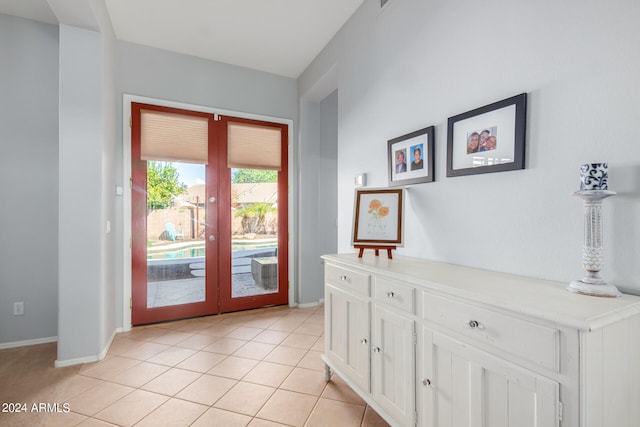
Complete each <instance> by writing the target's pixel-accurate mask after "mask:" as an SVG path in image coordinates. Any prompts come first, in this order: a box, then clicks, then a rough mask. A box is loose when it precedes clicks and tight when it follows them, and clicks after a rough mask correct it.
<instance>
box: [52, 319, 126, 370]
mask: <svg viewBox="0 0 640 427" xmlns="http://www.w3.org/2000/svg"><path fill="white" fill-rule="evenodd" d="M120 332H122V328H116V329H114V331H113V333H112V334H111V337H109V340H107V343H106V344H105V346H104V347H103V349H102V351H101V352H100V353H99V354H98V355H96V356H87V357H79V358H77V359H68V360H56V361H55V363H54V366H55V367H56V368H64V367H65V366H73V365H80V364H82V363H93V362H99V361H100V360H102V359H104V358H105V357H107V353H108V352H109V348H111V344H112V343H113V339H114V338H115V337H116V334H117V333H120Z"/></svg>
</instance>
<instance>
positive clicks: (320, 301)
mask: <svg viewBox="0 0 640 427" xmlns="http://www.w3.org/2000/svg"><path fill="white" fill-rule="evenodd" d="M322 304H324V298H321V299H320V300H318V301H316V302H307V303H304V304H297V307H299V308H309V307H317V306H319V305H322Z"/></svg>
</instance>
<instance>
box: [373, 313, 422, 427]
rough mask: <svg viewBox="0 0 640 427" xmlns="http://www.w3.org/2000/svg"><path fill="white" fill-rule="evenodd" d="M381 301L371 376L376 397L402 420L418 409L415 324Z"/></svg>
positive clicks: (410, 420) (375, 316) (410, 419)
mask: <svg viewBox="0 0 640 427" xmlns="http://www.w3.org/2000/svg"><path fill="white" fill-rule="evenodd" d="M414 323H415V322H414V321H413V320H412V319H409V318H408V317H406V316H404V315H402V314H398V313H395V312H393V311H391V310H389V309H387V308H384V307H382V306H380V305H375V306H374V309H373V325H372V340H371V343H372V354H371V377H372V390H371V391H372V393H371V394H372V396H373V398H374V399H375V401H376V402H377V403H378V404H379V405H380V406H382V407H383V408H384V409H385V410H386V411H387V412H388V413H389V414H391V415H392V416H393V418H394V419H396V420H397V421H398V422H400V424H402V425H410V424H412V423H413V418H414V412H415V404H414V402H415V370H414V367H415V346H414V337H415V333H414V331H415V325H414Z"/></svg>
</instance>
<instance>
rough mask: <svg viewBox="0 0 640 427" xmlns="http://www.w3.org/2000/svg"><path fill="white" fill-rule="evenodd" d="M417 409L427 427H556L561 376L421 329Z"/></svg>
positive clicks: (426, 329) (558, 415) (422, 422)
mask: <svg viewBox="0 0 640 427" xmlns="http://www.w3.org/2000/svg"><path fill="white" fill-rule="evenodd" d="M421 329H422V330H421V334H420V338H419V347H420V351H419V357H418V358H417V362H418V364H419V365H420V369H419V370H420V374H421V375H420V377H419V381H418V390H419V392H418V395H419V401H418V413H419V414H420V420H419V421H420V425H421V426H424V427H463V426H464V427H473V426H478V427H480V426H486V427H552V426H558V425H559V422H560V412H559V409H560V408H559V402H560V401H559V390H560V386H559V383H558V382H557V381H554V380H551V379H549V378H546V377H544V376H541V375H538V374H536V373H535V372H532V371H529V370H527V369H524V368H522V367H520V366H518V365H515V364H512V363H509V362H507V361H506V360H504V359H500V358H498V357H495V356H492V355H491V354H489V353H486V352H484V351H481V350H478V349H476V348H474V347H472V346H469V345H468V344H465V343H463V342H460V341H457V340H454V339H452V338H450V337H447V336H446V335H442V334H439V333H437V332H434V331H432V330H430V329H428V328H426V327H422V328H421Z"/></svg>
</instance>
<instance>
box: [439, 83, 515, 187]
mask: <svg viewBox="0 0 640 427" xmlns="http://www.w3.org/2000/svg"><path fill="white" fill-rule="evenodd" d="M526 121H527V94H526V93H521V94H519V95H516V96H513V97H511V98H507V99H503V100H502V101H497V102H494V103H492V104H489V105H485V106H484V107H480V108H476V109H474V110H471V111H467V112H466V113H462V114H458V115H456V116H453V117H449V120H448V124H447V177H453V176H464V175H474V174H480V173H491V172H503V171H510V170H518V169H524V168H525V139H526ZM476 135H477V138H476ZM483 138H484V139H483ZM474 146H475V147H476V148H475V149H474Z"/></svg>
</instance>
